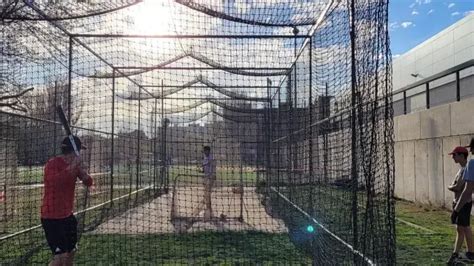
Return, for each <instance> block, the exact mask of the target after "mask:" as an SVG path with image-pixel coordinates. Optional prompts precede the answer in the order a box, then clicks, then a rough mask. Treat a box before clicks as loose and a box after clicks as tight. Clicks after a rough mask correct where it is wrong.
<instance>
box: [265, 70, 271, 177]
mask: <svg viewBox="0 0 474 266" xmlns="http://www.w3.org/2000/svg"><path fill="white" fill-rule="evenodd" d="M267 85H268V86H271V85H272V81H271V80H270V79H267ZM270 97H271V91H270V88H269V87H268V88H267V98H268V99H269V102H268V103H267V112H266V114H267V115H266V121H265V122H266V123H265V132H266V141H265V146H266V148H265V154H266V156H265V165H266V173H267V174H266V177H265V179H266V182H267V184H268V183H269V181H270V171H271V168H272V166H271V163H270V161H271V159H270V153H271V148H270V145H271V139H272V136H271V131H272V127H271V123H272V122H271V112H272V100H271V99H270Z"/></svg>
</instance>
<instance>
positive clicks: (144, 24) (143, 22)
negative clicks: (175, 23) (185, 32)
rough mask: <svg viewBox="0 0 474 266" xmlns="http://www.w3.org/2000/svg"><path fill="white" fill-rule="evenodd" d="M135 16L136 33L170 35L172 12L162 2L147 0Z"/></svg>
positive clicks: (139, 7) (140, 5)
mask: <svg viewBox="0 0 474 266" xmlns="http://www.w3.org/2000/svg"><path fill="white" fill-rule="evenodd" d="M138 5H139V6H138V9H137V11H136V12H135V14H134V20H135V21H134V23H135V24H134V31H135V32H137V33H139V34H145V35H151V34H170V33H171V32H172V29H171V28H170V27H171V14H170V10H168V8H167V7H166V6H165V5H164V4H163V1H161V0H145V1H143V3H140V4H138Z"/></svg>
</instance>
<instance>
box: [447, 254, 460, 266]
mask: <svg viewBox="0 0 474 266" xmlns="http://www.w3.org/2000/svg"><path fill="white" fill-rule="evenodd" d="M457 259H459V254H458V253H456V252H454V253H453V254H451V257H450V258H449V260H448V261H447V262H446V264H447V265H454V264H455V263H456V260H457Z"/></svg>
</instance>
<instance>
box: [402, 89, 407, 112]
mask: <svg viewBox="0 0 474 266" xmlns="http://www.w3.org/2000/svg"><path fill="white" fill-rule="evenodd" d="M403 114H404V115H406V114H407V91H403Z"/></svg>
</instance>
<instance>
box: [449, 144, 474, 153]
mask: <svg viewBox="0 0 474 266" xmlns="http://www.w3.org/2000/svg"><path fill="white" fill-rule="evenodd" d="M458 153H464V154H466V153H469V151H468V150H467V149H466V148H464V147H462V146H458V147H456V148H454V150H453V151H452V152H450V153H448V154H449V155H452V154H458Z"/></svg>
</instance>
